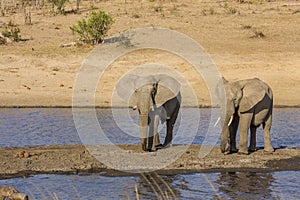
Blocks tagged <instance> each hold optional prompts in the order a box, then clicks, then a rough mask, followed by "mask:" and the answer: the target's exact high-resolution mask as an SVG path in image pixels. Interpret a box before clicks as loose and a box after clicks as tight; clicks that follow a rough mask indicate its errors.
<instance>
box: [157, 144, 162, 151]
mask: <svg viewBox="0 0 300 200" xmlns="http://www.w3.org/2000/svg"><path fill="white" fill-rule="evenodd" d="M163 147H164V146H163V145H162V144H158V145H156V146H155V148H156V150H159V149H162V148H163Z"/></svg>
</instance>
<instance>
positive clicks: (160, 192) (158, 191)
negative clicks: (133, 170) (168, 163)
mask: <svg viewBox="0 0 300 200" xmlns="http://www.w3.org/2000/svg"><path fill="white" fill-rule="evenodd" d="M174 178H176V176H175V175H170V176H160V175H159V174H157V173H155V172H154V173H146V174H141V175H140V176H139V180H138V181H137V182H136V188H137V191H138V194H139V197H140V198H141V199H176V198H177V197H179V196H180V193H179V191H178V190H177V188H176V187H172V186H171V185H172V183H173V179H174Z"/></svg>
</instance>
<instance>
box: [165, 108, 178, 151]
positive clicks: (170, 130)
mask: <svg viewBox="0 0 300 200" xmlns="http://www.w3.org/2000/svg"><path fill="white" fill-rule="evenodd" d="M179 107H180V106H179V105H178V106H177V107H176V109H175V110H174V112H173V114H172V116H171V118H170V119H168V120H167V134H166V138H165V141H164V144H163V146H164V147H167V146H169V145H171V143H172V139H173V128H174V124H175V121H176V119H177V116H178V112H179Z"/></svg>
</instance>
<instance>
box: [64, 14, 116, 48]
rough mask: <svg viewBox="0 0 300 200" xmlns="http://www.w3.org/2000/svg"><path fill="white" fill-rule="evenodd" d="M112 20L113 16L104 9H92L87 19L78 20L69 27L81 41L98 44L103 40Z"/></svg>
mask: <svg viewBox="0 0 300 200" xmlns="http://www.w3.org/2000/svg"><path fill="white" fill-rule="evenodd" d="M113 22H114V21H113V18H112V17H111V16H110V15H108V14H106V13H105V12H104V11H101V10H100V11H98V12H95V11H93V12H92V13H91V14H90V16H89V18H88V20H87V21H86V20H85V19H83V20H81V21H78V24H77V25H74V26H71V27H70V29H71V30H72V31H73V33H77V34H78V35H79V37H80V41H82V42H83V43H87V44H99V43H101V42H102V41H103V40H104V37H105V36H106V34H107V32H108V30H109V29H110V27H111V25H112V24H113Z"/></svg>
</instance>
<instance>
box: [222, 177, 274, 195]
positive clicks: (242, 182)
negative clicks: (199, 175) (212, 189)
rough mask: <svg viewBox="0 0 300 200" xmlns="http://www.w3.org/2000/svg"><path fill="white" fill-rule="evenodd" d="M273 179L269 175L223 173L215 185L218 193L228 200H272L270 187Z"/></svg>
mask: <svg viewBox="0 0 300 200" xmlns="http://www.w3.org/2000/svg"><path fill="white" fill-rule="evenodd" d="M273 181H274V178H273V176H272V174H271V173H257V172H224V173H220V175H219V178H218V179H217V180H216V183H217V184H218V185H219V188H218V189H219V191H220V192H222V193H223V194H224V195H225V196H226V198H230V199H261V198H264V199H269V198H272V191H271V189H270V186H271V184H272V182H273Z"/></svg>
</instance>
